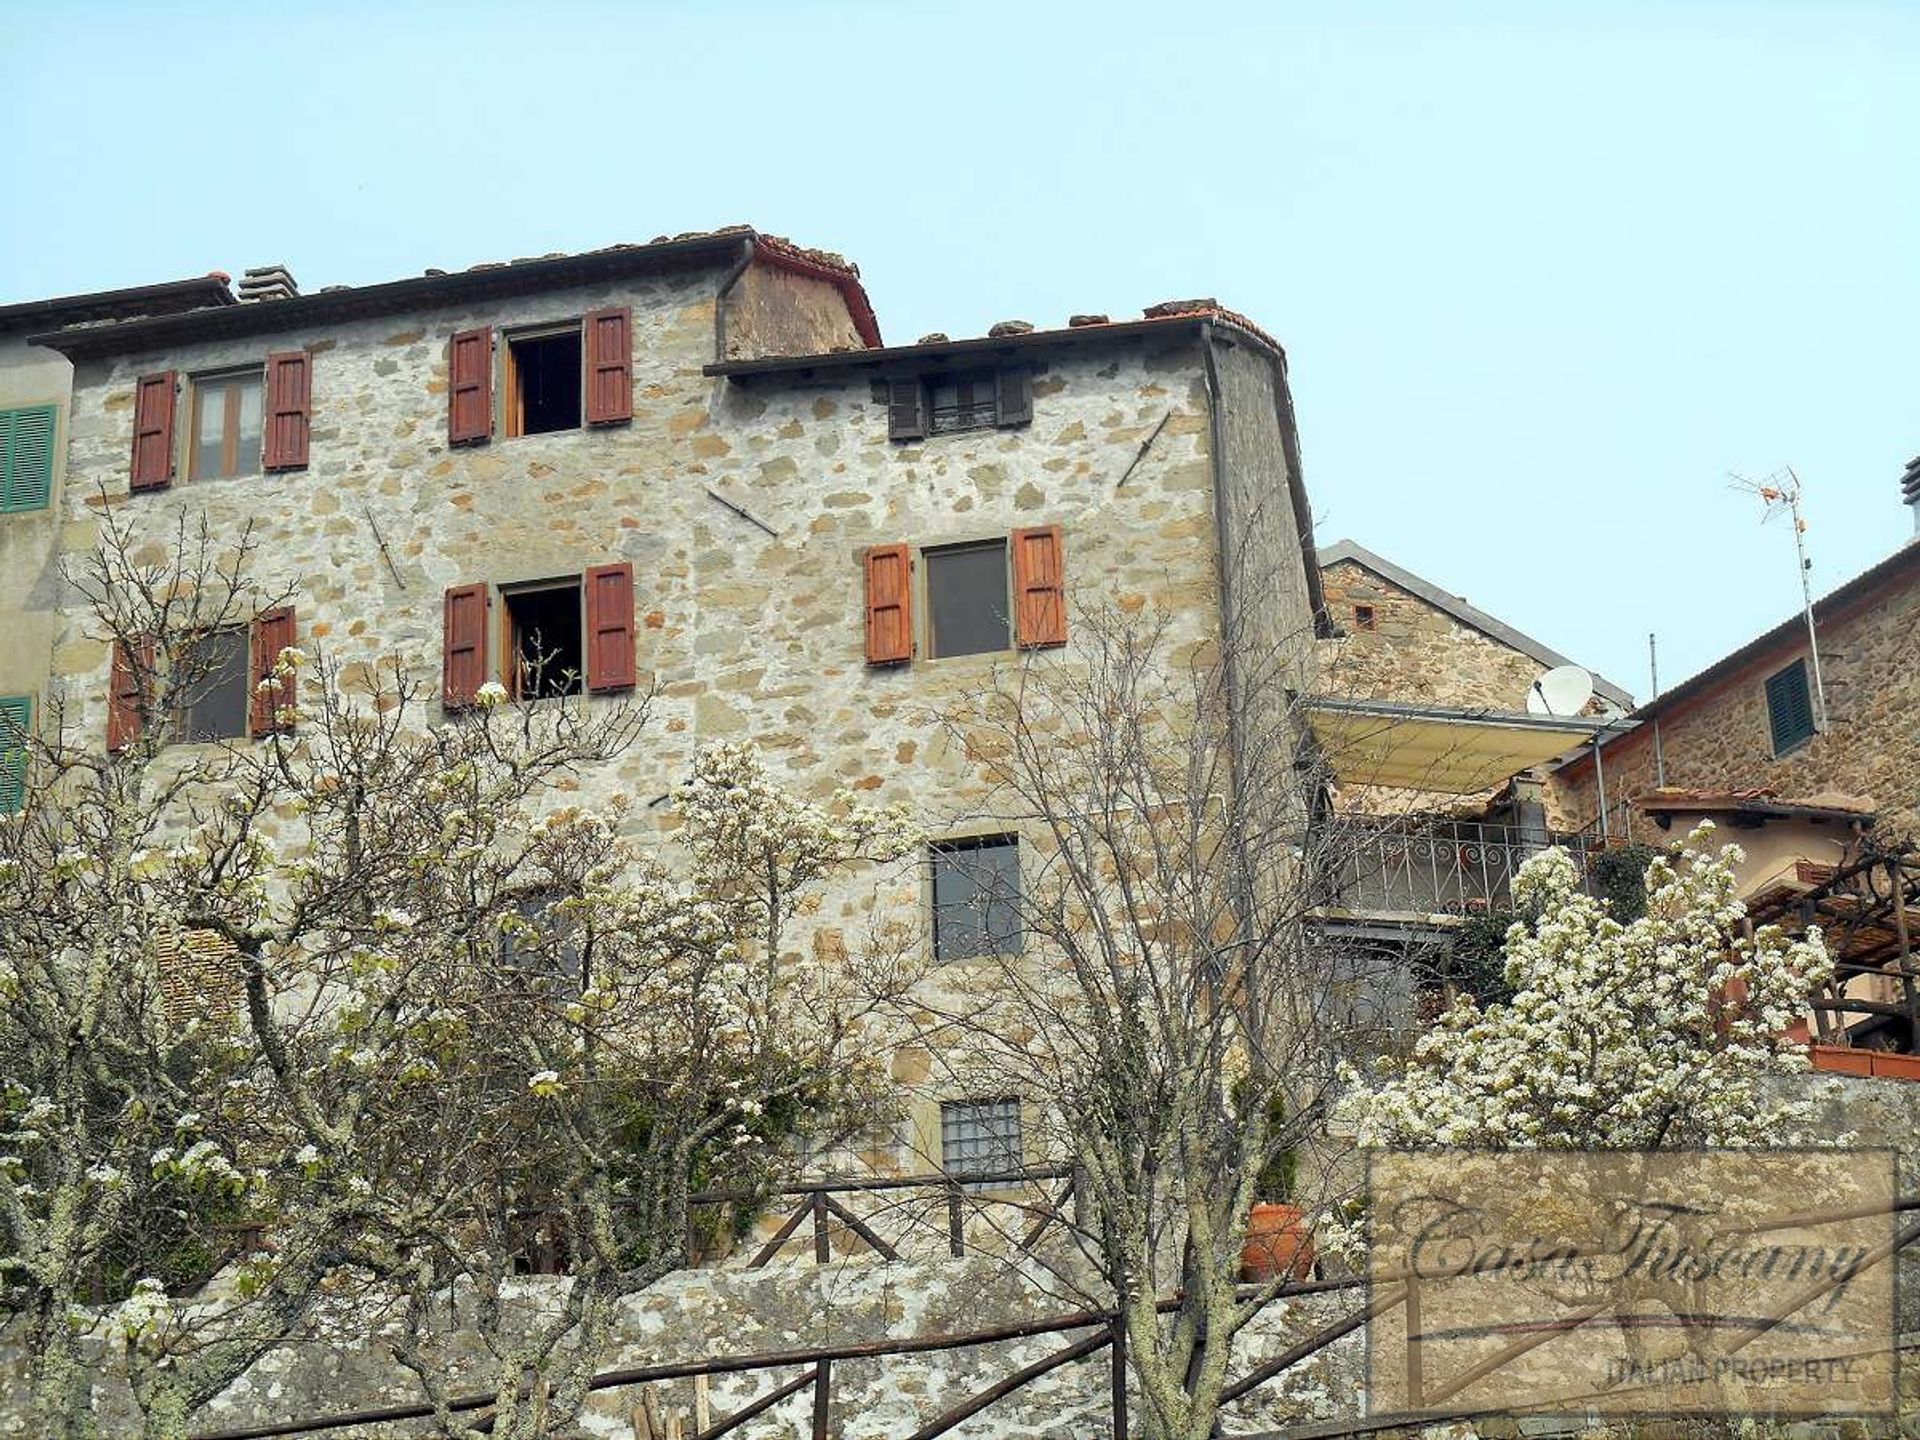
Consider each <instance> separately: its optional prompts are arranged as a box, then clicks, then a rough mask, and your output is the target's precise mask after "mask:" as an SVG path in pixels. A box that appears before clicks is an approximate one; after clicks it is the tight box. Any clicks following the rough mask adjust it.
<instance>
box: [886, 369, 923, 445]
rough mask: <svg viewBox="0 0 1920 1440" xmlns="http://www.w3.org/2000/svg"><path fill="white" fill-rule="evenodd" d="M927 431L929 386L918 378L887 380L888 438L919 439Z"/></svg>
mask: <svg viewBox="0 0 1920 1440" xmlns="http://www.w3.org/2000/svg"><path fill="white" fill-rule="evenodd" d="M926 433H927V387H926V386H925V385H923V384H921V382H920V381H918V380H890V381H888V382H887V438H888V439H889V440H918V439H920V438H921V437H922V436H924V435H925V434H926Z"/></svg>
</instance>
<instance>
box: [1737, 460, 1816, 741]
mask: <svg viewBox="0 0 1920 1440" xmlns="http://www.w3.org/2000/svg"><path fill="white" fill-rule="evenodd" d="M1728 474H1729V476H1730V477H1731V479H1732V483H1733V488H1734V489H1736V490H1745V491H1746V492H1747V493H1748V494H1749V495H1758V496H1759V497H1760V500H1761V503H1762V504H1763V505H1764V506H1765V509H1764V511H1763V512H1762V514H1761V516H1760V523H1761V524H1762V525H1764V524H1766V523H1767V522H1768V521H1769V520H1771V519H1773V518H1774V517H1775V516H1776V515H1787V516H1790V517H1792V520H1793V554H1794V558H1795V559H1796V560H1798V561H1799V567H1798V568H1799V571H1800V609H1801V613H1802V614H1803V615H1804V616H1805V617H1806V622H1807V652H1808V654H1810V655H1811V656H1812V657H1813V721H1814V725H1815V727H1816V728H1817V729H1821V730H1824V729H1826V728H1827V687H1826V685H1825V684H1824V683H1823V681H1822V680H1821V678H1820V636H1819V633H1818V632H1817V631H1816V630H1815V629H1814V624H1813V561H1812V560H1810V559H1808V558H1807V541H1806V534H1807V520H1806V516H1805V515H1803V514H1802V513H1801V511H1800V496H1801V490H1800V477H1799V476H1798V475H1796V474H1794V471H1793V467H1792V466H1791V465H1782V466H1781V467H1780V468H1779V469H1778V470H1776V471H1774V472H1773V473H1772V474H1771V475H1769V476H1767V477H1766V478H1765V479H1762V480H1749V479H1748V478H1747V477H1746V476H1744V475H1742V474H1740V473H1739V472H1738V471H1729V472H1728Z"/></svg>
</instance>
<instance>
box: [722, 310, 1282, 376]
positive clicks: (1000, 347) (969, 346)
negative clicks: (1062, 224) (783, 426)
mask: <svg viewBox="0 0 1920 1440" xmlns="http://www.w3.org/2000/svg"><path fill="white" fill-rule="evenodd" d="M1209 321H1211V322H1212V323H1214V324H1215V325H1220V326H1223V327H1224V328H1227V329H1231V330H1232V331H1233V332H1234V333H1235V334H1236V335H1241V336H1245V337H1246V338H1247V340H1248V341H1249V342H1251V343H1252V344H1254V345H1257V346H1259V347H1260V348H1261V349H1262V350H1265V351H1267V352H1268V353H1269V354H1274V355H1279V354H1280V351H1279V349H1278V347H1276V346H1275V345H1274V344H1273V342H1272V341H1270V340H1268V339H1267V338H1266V337H1265V336H1262V335H1258V334H1256V333H1254V332H1253V331H1251V330H1248V329H1246V328H1244V327H1242V326H1239V325H1235V324H1234V323H1233V322H1232V321H1229V320H1223V319H1222V318H1221V317H1220V316H1219V315H1218V314H1215V313H1211V312H1194V313H1192V314H1187V315H1168V316H1163V317H1160V318H1158V319H1152V320H1122V321H1119V322H1117V323H1112V324H1106V325H1076V326H1070V327H1068V328H1066V329H1063V330H1029V331H1027V332H1025V333H1024V334H1020V335H978V336H974V337H971V338H969V339H965V340H936V341H934V342H933V343H931V344H926V345H891V346H882V347H879V348H875V349H868V350H829V351H825V352H822V353H820V354H816V355H767V356H761V357H758V358H756V359H751V360H722V361H718V362H716V363H714V364H712V365H708V366H707V367H706V372H705V373H707V374H708V375H716V376H723V377H725V378H727V379H730V380H746V379H752V378H754V377H756V376H760V375H783V374H804V373H806V372H808V371H821V370H845V369H879V368H886V367H902V366H908V365H926V364H943V363H945V362H947V361H949V360H953V359H956V358H957V359H968V360H970V359H977V358H979V357H982V356H1011V355H1023V354H1027V353H1030V352H1034V351H1041V350H1050V349H1069V348H1072V347H1075V346H1078V345H1084V344H1089V343H1095V344H1097V343H1103V342H1107V341H1118V340H1126V339H1136V338H1139V337H1142V336H1147V335H1169V334H1178V333H1180V332H1181V331H1183V330H1190V331H1192V332H1194V333H1195V334H1198V333H1199V330H1200V327H1201V325H1202V324H1204V323H1206V322H1209Z"/></svg>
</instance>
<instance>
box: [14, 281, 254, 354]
mask: <svg viewBox="0 0 1920 1440" xmlns="http://www.w3.org/2000/svg"><path fill="white" fill-rule="evenodd" d="M227 286H228V281H227V278H226V277H225V276H224V275H194V276H190V277H188V278H187V279H184V280H160V281H156V282H155V283H153V284H151V285H128V286H123V287H122V288H120V289H117V290H95V291H91V292H89V293H87V294H84V295H55V296H50V297H48V298H47V299H44V300H21V301H17V302H16V303H14V304H11V305H0V331H5V332H9V333H10V332H12V331H16V330H21V329H24V328H26V327H27V326H29V325H38V326H49V325H51V326H65V325H75V324H80V323H83V322H85V321H89V320H112V319H113V318H114V317H115V316H116V315H121V314H124V315H126V316H128V317H130V318H131V317H146V316H158V315H165V314H175V313H183V312H191V311H195V310H200V309H221V308H224V307H226V306H230V305H235V304H238V303H239V302H238V300H237V299H236V297H235V296H234V293H233V292H232V291H231V290H230V289H228V288H227ZM40 342H41V337H39V336H30V337H29V343H33V344H38V343H40Z"/></svg>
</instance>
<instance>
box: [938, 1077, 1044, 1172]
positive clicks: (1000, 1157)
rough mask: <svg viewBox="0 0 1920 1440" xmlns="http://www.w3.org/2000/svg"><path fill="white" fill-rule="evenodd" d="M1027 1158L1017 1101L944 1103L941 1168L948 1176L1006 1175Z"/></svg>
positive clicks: (1012, 1099) (960, 1101) (1006, 1099)
mask: <svg viewBox="0 0 1920 1440" xmlns="http://www.w3.org/2000/svg"><path fill="white" fill-rule="evenodd" d="M1025 1158H1026V1155H1025V1146H1024V1145H1023V1144H1022V1138H1021V1134H1020V1101H1019V1099H1018V1097H1014V1096H1008V1097H1004V1098H1001V1099H996V1100H946V1101H942V1102H941V1105H940V1168H941V1169H943V1170H945V1171H946V1172H947V1173H948V1174H949V1175H960V1176H965V1175H1007V1174H1011V1173H1012V1172H1014V1171H1016V1170H1018V1169H1020V1168H1021V1165H1022V1163H1023V1162H1024V1160H1025Z"/></svg>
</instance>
